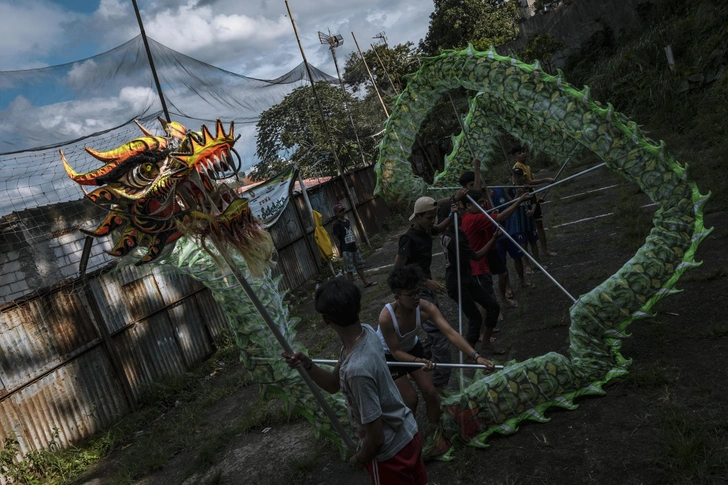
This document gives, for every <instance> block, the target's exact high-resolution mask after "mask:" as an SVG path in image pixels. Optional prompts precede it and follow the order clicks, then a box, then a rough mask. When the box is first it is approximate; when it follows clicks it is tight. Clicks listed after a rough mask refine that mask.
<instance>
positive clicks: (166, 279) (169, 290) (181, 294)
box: [153, 268, 205, 305]
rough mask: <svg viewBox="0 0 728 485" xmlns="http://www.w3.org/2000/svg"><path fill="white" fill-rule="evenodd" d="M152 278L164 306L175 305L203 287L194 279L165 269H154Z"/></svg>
mask: <svg viewBox="0 0 728 485" xmlns="http://www.w3.org/2000/svg"><path fill="white" fill-rule="evenodd" d="M153 276H154V280H155V281H156V282H157V288H158V289H159V292H160V293H161V295H162V300H163V301H164V304H165V305H171V304H173V303H176V302H178V301H180V300H182V299H184V298H186V297H189V296H191V295H192V294H193V293H195V292H196V291H199V290H201V289H202V288H204V287H205V286H204V285H203V284H202V283H200V282H199V281H196V280H195V279H194V278H191V277H189V276H187V275H183V274H180V273H177V272H176V271H174V270H171V269H167V268H154V272H153Z"/></svg>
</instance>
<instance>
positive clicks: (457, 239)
mask: <svg viewBox="0 0 728 485" xmlns="http://www.w3.org/2000/svg"><path fill="white" fill-rule="evenodd" d="M452 220H453V223H454V224H455V264H456V265H457V266H456V272H457V278H458V332H460V335H461V336H462V334H463V291H462V290H463V288H462V282H461V281H460V236H459V235H458V213H457V212H453V217H452ZM458 354H459V355H460V365H463V353H462V352H459V353H458ZM464 388H465V382H464V380H463V372H462V370H461V371H460V392H463V389H464Z"/></svg>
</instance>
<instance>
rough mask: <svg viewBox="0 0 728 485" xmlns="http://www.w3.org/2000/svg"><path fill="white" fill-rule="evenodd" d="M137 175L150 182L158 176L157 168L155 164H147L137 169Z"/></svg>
mask: <svg viewBox="0 0 728 485" xmlns="http://www.w3.org/2000/svg"><path fill="white" fill-rule="evenodd" d="M139 174H140V175H141V176H142V177H144V178H146V179H148V180H149V181H150V182H151V181H152V180H154V179H155V178H157V175H159V167H158V166H157V164H156V163H149V162H147V163H145V164H144V165H142V166H141V167H139Z"/></svg>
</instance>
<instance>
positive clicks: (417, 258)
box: [397, 227, 432, 279]
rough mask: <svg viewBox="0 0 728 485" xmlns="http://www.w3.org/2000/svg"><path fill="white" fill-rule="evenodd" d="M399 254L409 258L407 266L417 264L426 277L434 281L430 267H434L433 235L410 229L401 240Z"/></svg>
mask: <svg viewBox="0 0 728 485" xmlns="http://www.w3.org/2000/svg"><path fill="white" fill-rule="evenodd" d="M397 253H398V254H401V255H402V256H406V257H407V264H416V265H418V266H419V267H420V268H422V271H424V272H425V275H426V276H427V277H428V278H429V279H432V273H431V272H430V266H432V235H430V233H428V232H423V231H418V230H417V229H415V228H414V227H410V228H409V229H408V230H407V232H405V233H404V234H402V236H400V238H399V249H398V250H397Z"/></svg>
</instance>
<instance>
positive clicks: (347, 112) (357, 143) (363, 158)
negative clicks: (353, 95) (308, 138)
mask: <svg viewBox="0 0 728 485" xmlns="http://www.w3.org/2000/svg"><path fill="white" fill-rule="evenodd" d="M329 33H331V32H329ZM329 49H331V57H333V58H334V67H335V68H336V77H338V78H339V86H341V90H342V91H343V92H344V109H345V110H346V114H347V115H349V122H350V123H351V128H352V129H353V130H354V137H355V138H356V146H357V147H358V148H359V155H361V162H362V163H363V164H364V166H367V160H366V157H364V150H362V149H361V141H359V133H358V132H357V130H356V124H355V123H354V118H353V117H352V116H351V111H350V110H349V103H347V102H346V95H347V94H349V93H347V91H346V88H344V81H342V80H341V73H340V72H339V63H338V62H337V60H336V52H334V49H335V47H334V45H333V44H329Z"/></svg>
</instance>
